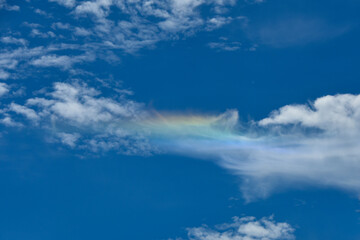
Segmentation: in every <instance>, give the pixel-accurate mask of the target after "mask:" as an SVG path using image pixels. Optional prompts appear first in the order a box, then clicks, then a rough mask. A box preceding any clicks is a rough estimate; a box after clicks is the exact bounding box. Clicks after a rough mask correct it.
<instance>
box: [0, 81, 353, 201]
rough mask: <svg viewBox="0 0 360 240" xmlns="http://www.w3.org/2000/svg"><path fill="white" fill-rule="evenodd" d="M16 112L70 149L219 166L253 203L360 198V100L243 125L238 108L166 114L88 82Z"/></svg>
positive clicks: (290, 109)
mask: <svg viewBox="0 0 360 240" xmlns="http://www.w3.org/2000/svg"><path fill="white" fill-rule="evenodd" d="M14 113H17V115H20V116H25V117H26V118H27V119H30V120H32V122H34V123H38V126H41V127H43V128H46V129H51V131H50V132H51V133H53V134H55V135H56V134H60V135H57V138H58V139H59V140H60V142H63V143H64V144H66V145H68V146H71V147H79V148H86V149H91V150H92V151H110V150H115V151H119V152H121V153H126V154H148V153H151V152H168V153H174V154H181V155H189V156H193V157H199V158H203V159H210V160H214V161H215V162H216V163H217V164H219V165H220V166H222V167H224V168H226V169H228V170H229V171H230V172H232V173H233V174H235V175H237V176H239V177H241V178H242V179H243V185H242V186H241V189H242V191H243V193H244V197H245V198H246V199H247V200H249V201H250V200H252V199H254V198H258V197H266V196H268V194H270V193H271V192H272V191H278V190H280V189H283V188H288V187H297V186H303V185H310V186H321V187H332V188H338V189H343V190H346V191H351V192H354V193H356V194H360V175H359V172H360V143H359V141H358V139H360V95H352V94H342V95H335V96H325V97H322V98H318V99H317V100H315V101H314V102H311V103H309V104H304V105H288V106H285V107H283V108H280V109H279V110H277V111H274V112H273V113H272V114H271V115H270V116H269V117H268V118H265V119H263V120H260V121H259V122H254V123H248V124H247V125H246V124H245V125H243V126H241V124H240V123H239V121H238V113H237V111H236V110H229V111H227V112H225V113H224V114H220V115H204V114H198V115H192V114H181V113H179V114H170V113H159V112H154V111H149V110H147V109H145V108H144V107H143V105H142V104H139V103H137V102H134V101H131V100H129V99H127V96H126V95H122V96H121V97H120V98H118V99H114V98H110V97H102V96H101V92H99V91H98V90H95V89H93V88H90V87H88V86H86V85H84V84H80V83H77V84H76V83H75V84H68V83H55V84H54V87H53V90H52V91H50V92H45V93H43V96H42V97H35V98H34V97H32V98H29V99H28V100H27V101H26V104H25V105H19V104H16V103H12V104H10V105H9V107H8V112H6V114H8V116H9V117H11V118H13V117H14ZM10 114H11V115H10ZM63 133H65V134H69V135H64V134H63ZM61 134H62V135H61ZM61 136H62V137H61ZM75 137H76V138H75Z"/></svg>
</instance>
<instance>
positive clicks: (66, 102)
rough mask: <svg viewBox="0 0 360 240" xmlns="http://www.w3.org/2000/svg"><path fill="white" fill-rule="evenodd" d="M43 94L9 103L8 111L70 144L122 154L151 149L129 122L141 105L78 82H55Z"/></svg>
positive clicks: (136, 117)
mask: <svg viewBox="0 0 360 240" xmlns="http://www.w3.org/2000/svg"><path fill="white" fill-rule="evenodd" d="M45 96H47V97H37V98H30V99H28V100H27V102H26V105H25V106H20V105H17V104H14V103H13V104H11V105H10V107H9V110H11V111H13V112H16V113H18V114H22V115H24V116H26V117H27V118H29V119H34V120H36V123H41V124H40V126H41V127H43V128H46V129H51V132H52V133H53V134H54V138H55V139H58V140H59V141H60V142H62V143H63V144H65V145H68V146H70V147H75V146H78V147H79V148H85V149H90V150H92V151H110V150H115V151H119V152H122V153H124V154H147V153H149V152H151V151H152V149H151V148H150V145H149V144H148V140H147V139H146V138H144V137H143V136H142V134H143V131H141V130H140V129H136V128H134V127H133V126H131V124H130V122H136V121H137V119H138V118H141V117H142V114H144V112H143V111H142V110H141V108H142V106H141V104H138V103H136V102H133V101H130V100H127V99H125V98H124V97H122V98H121V100H119V101H115V100H113V99H110V98H104V97H101V96H100V92H98V91H97V90H95V89H93V88H89V87H87V86H86V85H81V84H73V85H70V84H67V83H55V84H54V90H53V91H52V92H48V93H45Z"/></svg>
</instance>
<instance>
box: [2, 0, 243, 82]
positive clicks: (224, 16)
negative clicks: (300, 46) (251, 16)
mask: <svg viewBox="0 0 360 240" xmlns="http://www.w3.org/2000/svg"><path fill="white" fill-rule="evenodd" d="M48 4H56V5H57V7H61V8H62V10H63V11H65V12H66V13H67V14H66V15H65V16H66V17H62V18H61V21H59V19H57V18H55V17H52V18H48V17H47V16H44V14H42V15H40V16H43V17H46V21H43V22H40V23H34V22H33V21H34V19H37V18H38V17H39V13H41V12H43V10H42V9H40V8H38V7H39V6H37V5H36V3H35V2H28V3H26V4H24V6H22V7H24V8H29V9H31V11H34V10H33V9H36V10H35V12H34V15H36V16H35V17H34V16H33V15H31V14H26V15H25V14H22V15H20V13H16V14H19V15H18V17H19V18H20V20H21V22H22V23H23V24H20V25H17V26H13V27H12V28H11V29H8V31H4V32H3V34H0V41H1V43H2V44H3V48H2V50H1V51H0V78H1V79H9V78H22V77H23V76H21V72H27V73H28V72H31V70H33V69H31V67H32V68H34V67H35V68H38V67H41V68H43V67H57V68H59V69H61V70H66V71H67V70H69V69H70V68H71V67H72V66H74V65H79V64H80V63H86V62H92V61H95V60H99V59H102V60H105V61H111V62H114V60H115V61H118V60H119V58H118V57H112V56H117V55H119V54H120V55H121V54H135V53H137V52H138V51H139V50H141V49H144V48H153V47H155V46H156V44H157V43H159V42H161V41H171V40H176V39H181V38H186V37H189V36H192V35H195V34H196V33H197V32H199V31H214V30H216V29H218V28H221V27H223V26H224V25H227V24H229V23H231V22H233V21H234V20H236V19H238V18H239V17H232V16H229V14H228V11H227V10H229V9H230V8H231V7H233V6H235V4H236V1H234V0H221V1H219V0H212V1H205V0H188V1H182V0H181V1H179V0H169V1H160V0H156V1H130V0H129V1H120V0H94V1H75V0H49V3H48ZM0 8H3V9H8V8H9V7H8V4H7V3H6V1H4V0H3V1H1V2H0ZM204 8H206V9H209V11H206V12H207V14H205V13H204V12H203V9H204ZM49 9H54V8H49ZM55 9H57V8H55ZM14 14H15V13H14ZM56 14H57V13H56V12H52V11H51V10H49V11H47V15H49V16H50V15H51V16H55V15H56ZM114 16H123V17H122V18H121V19H116V18H114ZM74 22H76V24H74ZM17 32H18V33H20V36H19V35H18V34H17ZM39 40H40V41H39ZM39 42H41V44H40V45H39ZM29 46H31V47H29ZM59 52H60V53H59ZM63 52H66V53H67V54H66V55H63ZM109 56H110V57H109ZM15 67H16V69H15ZM36 71H37V70H36ZM23 75H26V74H23Z"/></svg>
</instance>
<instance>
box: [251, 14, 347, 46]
mask: <svg viewBox="0 0 360 240" xmlns="http://www.w3.org/2000/svg"><path fill="white" fill-rule="evenodd" d="M350 27H351V26H350V25H349V24H342V25H334V24H331V23H328V22H327V21H326V19H320V18H311V17H305V16H299V17H296V16H292V17H283V18H280V19H276V20H270V21H267V22H266V23H258V24H251V23H250V24H249V25H248V26H247V27H245V31H246V32H247V34H248V36H249V38H250V39H252V40H254V41H257V42H258V43H260V44H264V45H269V46H272V47H278V48H281V47H290V46H297V45H305V44H308V43H312V42H318V41H323V40H328V39H332V38H334V37H337V36H340V35H342V34H344V33H346V32H347V31H349V30H350Z"/></svg>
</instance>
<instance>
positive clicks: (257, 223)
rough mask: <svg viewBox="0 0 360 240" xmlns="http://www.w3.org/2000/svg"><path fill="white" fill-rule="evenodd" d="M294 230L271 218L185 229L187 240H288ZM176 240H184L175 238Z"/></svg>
mask: <svg viewBox="0 0 360 240" xmlns="http://www.w3.org/2000/svg"><path fill="white" fill-rule="evenodd" d="M293 232H294V228H292V227H291V226H290V225H289V224H288V223H285V222H275V221H274V219H273V217H269V218H262V219H260V220H256V219H255V218H254V217H242V218H239V217H234V218H233V222H232V223H224V224H221V225H218V226H215V228H209V227H208V226H206V225H204V226H201V227H194V228H187V233H188V234H187V235H188V237H187V238H186V239H189V240H280V239H281V240H290V239H295V236H294V235H293ZM177 240H184V239H182V238H177Z"/></svg>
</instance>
